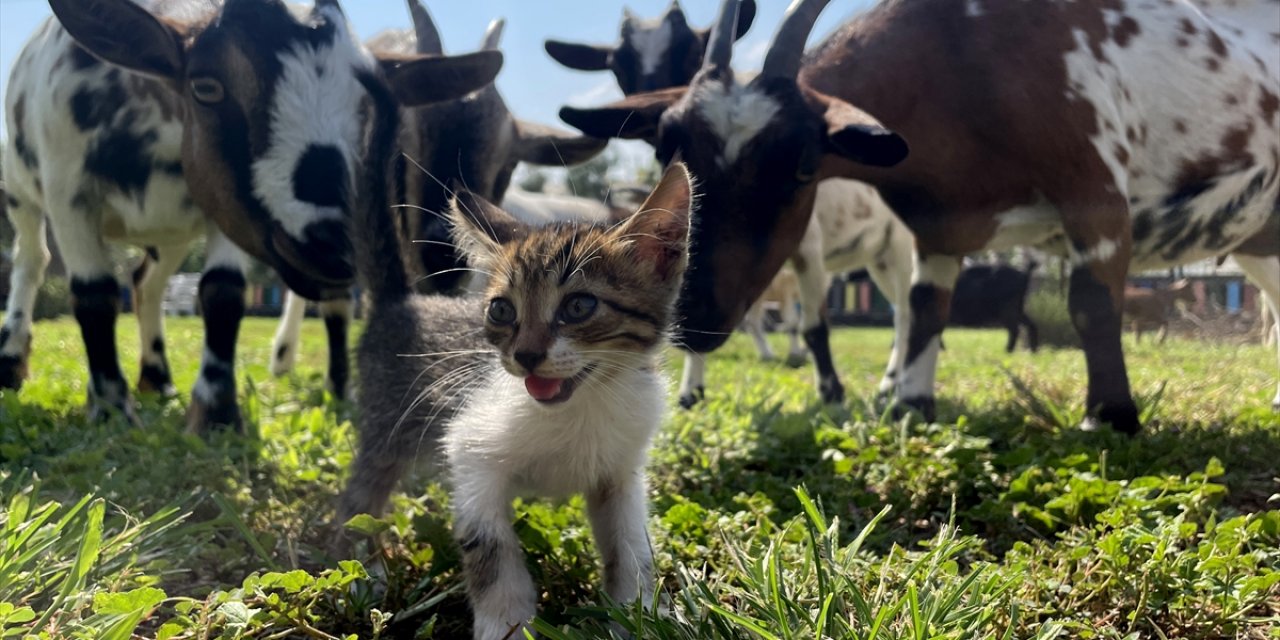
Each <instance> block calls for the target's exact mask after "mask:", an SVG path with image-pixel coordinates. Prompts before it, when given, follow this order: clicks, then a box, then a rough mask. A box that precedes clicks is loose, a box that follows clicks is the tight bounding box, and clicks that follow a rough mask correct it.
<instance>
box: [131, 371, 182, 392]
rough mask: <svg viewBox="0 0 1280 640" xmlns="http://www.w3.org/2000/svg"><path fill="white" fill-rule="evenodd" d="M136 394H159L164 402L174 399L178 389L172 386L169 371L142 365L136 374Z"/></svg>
mask: <svg viewBox="0 0 1280 640" xmlns="http://www.w3.org/2000/svg"><path fill="white" fill-rule="evenodd" d="M137 389H138V393H140V394H141V393H148V394H150V393H154V394H159V395H160V397H161V398H164V399H166V400H168V399H170V398H173V397H176V396H177V395H178V389H177V388H176V387H174V386H173V378H172V377H171V376H170V375H169V370H168V369H167V368H165V367H159V366H156V365H154V364H144V365H142V369H141V370H140V372H139V373H138V386H137Z"/></svg>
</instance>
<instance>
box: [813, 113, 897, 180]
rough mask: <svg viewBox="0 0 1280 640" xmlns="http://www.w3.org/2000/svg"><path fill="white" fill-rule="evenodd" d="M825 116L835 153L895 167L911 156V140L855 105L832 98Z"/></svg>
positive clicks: (857, 159) (876, 164)
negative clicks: (883, 124)
mask: <svg viewBox="0 0 1280 640" xmlns="http://www.w3.org/2000/svg"><path fill="white" fill-rule="evenodd" d="M823 118H824V119H825V120H826V122H827V144H828V146H830V147H831V150H832V151H834V152H835V153H837V154H839V155H841V156H843V157H845V158H847V159H849V160H852V161H853V162H857V163H859V164H865V165H868V166H872V167H892V166H894V165H896V164H898V163H899V162H902V161H903V160H906V159H907V153H908V151H909V149H908V148H907V141H906V140H904V139H903V138H902V136H900V135H898V134H897V133H894V132H893V131H890V130H888V129H886V128H884V127H883V126H881V124H880V123H879V122H878V121H876V119H875V118H872V117H871V116H870V115H867V113H865V112H863V111H861V110H859V109H857V108H856V107H854V106H853V105H851V104H849V103H847V102H844V101H843V100H838V99H835V98H829V103H828V105H827V110H826V113H824V114H823Z"/></svg>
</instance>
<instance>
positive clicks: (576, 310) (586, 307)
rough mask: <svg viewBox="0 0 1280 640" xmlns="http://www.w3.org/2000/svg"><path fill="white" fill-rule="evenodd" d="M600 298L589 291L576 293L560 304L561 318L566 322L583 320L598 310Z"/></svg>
mask: <svg viewBox="0 0 1280 640" xmlns="http://www.w3.org/2000/svg"><path fill="white" fill-rule="evenodd" d="M599 303H600V300H599V299H597V298H596V297H595V296H593V295H591V294H589V293H575V294H573V295H571V296H569V297H568V298H565V300H564V304H562V305H560V318H561V319H562V320H563V321H564V322H568V323H573V322H582V321H583V320H586V319H587V318H590V317H591V314H593V313H595V312H596V306H597V305H598V304H599Z"/></svg>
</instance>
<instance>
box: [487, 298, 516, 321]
mask: <svg viewBox="0 0 1280 640" xmlns="http://www.w3.org/2000/svg"><path fill="white" fill-rule="evenodd" d="M489 322H492V323H494V324H496V325H502V326H507V325H512V324H515V323H516V306H515V305H513V304H511V301H510V300H507V299H506V298H494V299H493V300H491V301H489Z"/></svg>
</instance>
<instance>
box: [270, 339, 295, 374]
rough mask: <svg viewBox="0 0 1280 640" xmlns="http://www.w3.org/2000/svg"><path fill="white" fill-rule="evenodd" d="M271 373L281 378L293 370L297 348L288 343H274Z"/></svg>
mask: <svg viewBox="0 0 1280 640" xmlns="http://www.w3.org/2000/svg"><path fill="white" fill-rule="evenodd" d="M271 353H272V354H274V355H273V356H272V357H271V367H270V369H271V375H272V376H275V377H277V378H279V377H280V376H283V375H284V374H286V373H289V372H290V371H292V370H293V365H294V360H295V356H294V353H295V350H294V348H293V347H291V346H289V345H287V344H276V345H272V347H271Z"/></svg>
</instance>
